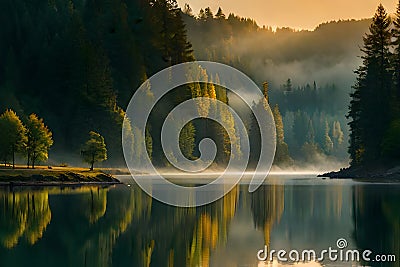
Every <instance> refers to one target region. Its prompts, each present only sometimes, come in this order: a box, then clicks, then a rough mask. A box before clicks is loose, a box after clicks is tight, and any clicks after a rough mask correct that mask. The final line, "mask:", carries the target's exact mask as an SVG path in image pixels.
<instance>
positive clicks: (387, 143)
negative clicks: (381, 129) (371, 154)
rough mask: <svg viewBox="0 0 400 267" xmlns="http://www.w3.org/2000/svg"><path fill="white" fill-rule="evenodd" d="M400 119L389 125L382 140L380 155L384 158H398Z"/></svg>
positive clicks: (399, 153) (399, 151)
mask: <svg viewBox="0 0 400 267" xmlns="http://www.w3.org/2000/svg"><path fill="white" fill-rule="evenodd" d="M399 136H400V119H396V120H394V121H392V122H391V123H390V126H389V129H388V131H387V133H386V135H385V137H384V139H383V143H382V153H383V155H384V156H385V157H389V158H394V159H399V158H400V142H399Z"/></svg>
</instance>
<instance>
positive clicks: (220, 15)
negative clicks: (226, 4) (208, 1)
mask: <svg viewBox="0 0 400 267" xmlns="http://www.w3.org/2000/svg"><path fill="white" fill-rule="evenodd" d="M215 17H216V18H217V19H225V14H224V12H222V9H221V7H219V8H218V11H217V14H215Z"/></svg>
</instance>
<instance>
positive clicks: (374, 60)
mask: <svg viewBox="0 0 400 267" xmlns="http://www.w3.org/2000/svg"><path fill="white" fill-rule="evenodd" d="M389 28H390V18H389V16H388V14H387V13H386V11H385V9H384V7H383V6H382V5H379V6H378V9H377V11H376V13H375V15H374V18H373V20H372V24H371V26H370V28H369V31H370V32H369V33H368V34H366V35H365V37H364V38H363V39H364V46H363V48H362V49H361V51H362V52H363V53H364V56H363V57H362V59H363V64H362V65H361V66H360V67H359V68H358V69H357V70H356V71H355V73H356V74H357V81H356V84H355V85H354V87H353V89H354V92H353V93H352V94H351V97H352V100H351V103H350V111H349V113H348V117H349V118H351V121H350V123H349V126H350V131H351V134H350V147H349V153H350V157H351V160H352V162H351V163H352V164H353V165H357V164H364V163H367V162H371V161H374V160H377V159H378V158H379V157H380V156H381V155H382V153H381V145H382V141H383V138H384V135H385V133H386V131H387V129H388V126H389V123H390V109H388V108H385V107H386V106H387V105H388V103H390V97H391V81H392V73H391V65H390V61H389V60H390V58H391V54H390V51H389V47H390V44H391V34H390V29H389Z"/></svg>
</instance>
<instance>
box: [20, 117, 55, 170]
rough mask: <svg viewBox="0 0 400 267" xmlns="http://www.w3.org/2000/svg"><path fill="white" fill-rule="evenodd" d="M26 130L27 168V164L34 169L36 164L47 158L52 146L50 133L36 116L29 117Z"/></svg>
mask: <svg viewBox="0 0 400 267" xmlns="http://www.w3.org/2000/svg"><path fill="white" fill-rule="evenodd" d="M26 129H27V142H26V154H27V158H28V168H29V164H31V165H32V168H35V163H36V162H38V161H46V160H47V159H48V157H49V149H50V147H51V146H52V145H53V138H52V133H51V131H50V130H49V128H47V126H46V125H45V124H44V122H43V119H39V118H38V117H37V115H36V114H31V115H29V118H28V121H27V123H26Z"/></svg>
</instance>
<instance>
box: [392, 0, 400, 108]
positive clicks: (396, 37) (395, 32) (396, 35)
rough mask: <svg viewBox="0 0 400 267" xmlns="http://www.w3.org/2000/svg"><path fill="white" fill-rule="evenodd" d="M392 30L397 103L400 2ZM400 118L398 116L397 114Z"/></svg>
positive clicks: (399, 75) (399, 84)
mask: <svg viewBox="0 0 400 267" xmlns="http://www.w3.org/2000/svg"><path fill="white" fill-rule="evenodd" d="M393 24H394V28H393V31H392V34H393V43H392V44H393V45H394V55H393V64H394V70H395V72H394V86H395V93H396V98H397V101H400V1H399V3H398V5H397V10H396V16H395V19H394V21H393ZM395 111H396V112H397V113H400V111H399V110H395ZM397 116H400V114H397Z"/></svg>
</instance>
